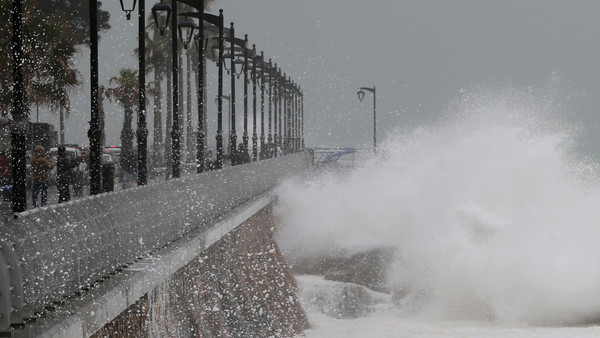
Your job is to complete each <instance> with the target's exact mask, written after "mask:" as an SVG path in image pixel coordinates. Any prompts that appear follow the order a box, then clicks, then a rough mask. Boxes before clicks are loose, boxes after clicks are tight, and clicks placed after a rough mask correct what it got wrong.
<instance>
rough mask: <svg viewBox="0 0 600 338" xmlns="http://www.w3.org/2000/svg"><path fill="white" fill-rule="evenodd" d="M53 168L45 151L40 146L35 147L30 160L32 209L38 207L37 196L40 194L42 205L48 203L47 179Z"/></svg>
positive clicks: (50, 157)
mask: <svg viewBox="0 0 600 338" xmlns="http://www.w3.org/2000/svg"><path fill="white" fill-rule="evenodd" d="M52 168H54V159H53V158H52V156H50V155H46V150H45V149H44V147H42V146H36V147H35V149H34V151H33V158H32V159H31V177H32V180H33V182H32V200H33V207H34V208H35V207H37V205H38V203H37V202H38V195H39V193H40V191H41V193H42V205H41V206H44V205H46V203H47V202H48V177H49V176H50V170H52Z"/></svg>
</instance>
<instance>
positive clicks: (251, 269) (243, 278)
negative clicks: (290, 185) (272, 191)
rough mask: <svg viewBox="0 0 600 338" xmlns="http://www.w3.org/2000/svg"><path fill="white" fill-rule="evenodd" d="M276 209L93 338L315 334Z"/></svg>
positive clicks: (263, 212)
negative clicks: (279, 235) (277, 236)
mask: <svg viewBox="0 0 600 338" xmlns="http://www.w3.org/2000/svg"><path fill="white" fill-rule="evenodd" d="M272 209H273V207H272V204H269V205H268V206H267V207H265V208H263V209H262V210H260V211H259V212H258V213H257V214H255V215H254V216H253V217H251V218H250V219H248V220H247V221H246V222H244V223H243V224H242V225H241V226H239V227H237V228H236V229H235V230H233V231H231V232H230V233H229V234H227V235H225V236H224V237H223V238H222V239H221V240H219V241H218V242H216V243H214V244H213V245H212V246H210V247H209V248H208V249H207V250H206V251H204V252H203V253H202V254H201V255H200V256H199V257H196V258H195V259H193V260H192V261H190V262H189V263H188V264H187V265H185V266H184V267H183V268H181V269H179V270H178V271H177V272H176V273H175V274H174V275H173V276H171V278H169V279H168V280H167V281H165V282H163V283H161V284H160V285H159V286H158V287H157V288H155V289H154V290H153V291H152V292H150V293H147V294H146V295H144V297H142V298H141V299H140V300H138V301H137V302H136V303H135V304H133V305H132V306H130V307H129V308H128V309H127V310H125V311H123V312H122V313H121V314H120V315H119V316H118V317H117V318H115V319H114V320H112V321H111V322H110V323H108V324H107V325H105V326H104V327H103V328H102V329H100V330H99V331H97V332H96V333H95V334H94V336H93V337H112V336H119V337H168V336H170V337H185V336H199V337H223V336H231V337H266V336H294V335H296V334H300V333H301V332H302V331H303V330H304V329H306V328H308V320H307V317H306V315H305V313H304V310H303V309H302V306H301V305H300V302H299V301H298V298H297V297H296V291H297V284H296V281H295V279H294V276H293V274H292V271H291V269H290V268H289V266H288V264H287V263H286V261H285V259H284V258H283V256H282V255H281V252H280V250H279V247H278V246H277V243H276V242H275V240H274V234H273V232H274V225H273V218H272V216H273V210H272Z"/></svg>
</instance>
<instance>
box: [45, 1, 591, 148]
mask: <svg viewBox="0 0 600 338" xmlns="http://www.w3.org/2000/svg"><path fill="white" fill-rule="evenodd" d="M147 2H149V4H148V5H147V7H148V13H150V10H149V9H150V8H151V6H152V5H153V3H151V1H149V0H147ZM104 6H105V7H106V8H107V9H109V10H110V11H111V25H113V29H112V30H111V31H109V32H108V34H104V35H103V36H102V44H101V46H100V49H101V50H100V52H101V55H100V69H101V75H100V79H108V78H109V77H110V76H113V75H115V74H117V71H118V69H119V68H120V67H122V66H123V65H129V66H130V67H137V61H136V60H135V59H134V57H133V56H132V54H131V50H132V49H133V48H135V46H136V44H137V40H136V27H137V21H136V18H132V20H131V21H130V22H126V21H125V20H124V15H123V14H121V11H120V7H119V4H118V1H111V0H105V4H104ZM219 8H222V9H223V10H224V15H225V21H226V23H227V25H228V24H229V22H231V21H234V22H235V27H236V33H237V35H242V34H244V33H246V34H248V35H249V40H250V43H251V44H253V43H254V44H256V46H257V50H258V51H261V50H263V51H264V52H265V56H266V57H267V58H272V59H273V61H274V62H277V63H279V64H281V65H282V68H283V71H285V72H286V73H288V74H289V75H290V76H291V77H292V78H293V79H294V80H295V81H296V82H298V83H299V84H300V85H301V86H302V87H303V89H304V92H305V115H306V121H305V124H306V126H305V128H306V143H307V145H345V146H364V147H370V146H371V142H372V118H373V116H372V101H371V98H370V97H369V96H368V95H370V94H367V98H366V99H365V101H364V102H362V103H360V102H359V101H358V100H357V98H356V91H357V87H360V86H373V85H376V86H377V91H378V97H377V111H378V139H382V138H383V137H384V136H385V134H386V133H388V132H389V131H391V130H392V129H394V128H402V127H411V126H415V125H418V124H420V123H423V122H427V121H431V120H432V119H433V118H435V117H436V116H438V115H439V114H440V112H442V111H443V110H444V107H445V106H446V105H448V104H449V103H450V102H451V101H452V100H455V99H456V98H458V97H459V96H460V91H461V89H467V90H468V89H470V88H474V87H478V86H487V85H490V84H492V85H495V84H502V85H511V86H517V87H520V86H523V87H529V86H543V85H544V84H545V83H546V82H547V81H548V79H550V78H551V77H552V76H553V74H555V73H558V74H560V78H561V79H562V80H561V83H560V86H561V87H563V88H564V89H562V91H563V93H562V94H563V95H565V96H568V95H571V94H573V93H577V94H578V95H580V97H578V99H577V102H576V103H575V104H573V105H572V107H569V109H570V110H571V111H570V114H571V115H573V116H574V118H575V119H578V120H582V121H585V122H586V125H587V126H588V127H589V128H590V129H589V131H590V132H588V134H587V137H586V138H585V139H586V141H587V142H589V143H599V144H600V142H596V141H595V137H594V136H593V135H595V134H596V132H597V130H598V122H600V118H599V117H598V114H597V113H596V110H597V109H596V107H598V105H599V104H600V95H598V94H597V93H598V92H599V91H600V45H599V44H598V43H597V40H598V39H597V35H596V34H599V33H600V20H598V19H597V18H598V16H599V14H600V2H598V1H581V0H579V1H547V0H544V1H522V0H518V1H512V0H510V1H482V0H461V1H423V0H419V1H399V0H372V1H368V2H366V1H361V2H359V1H354V0H303V1H292V0H251V1H248V0H229V1H224V0H217V1H215V3H214V5H213V6H212V8H211V10H210V11H211V12H213V13H217V12H218V9H219ZM88 55H89V51H88V50H86V49H84V50H83V51H82V55H81V58H80V59H79V61H78V65H80V68H81V69H82V73H84V76H86V77H87V73H88V72H89V71H88V68H89V60H88ZM208 71H209V73H210V74H211V75H209V76H212V79H209V80H210V81H212V82H211V84H212V87H209V88H208V92H209V98H211V97H213V96H214V95H215V94H216V78H215V77H214V76H215V75H216V70H215V68H214V66H211V67H209V70H208ZM101 82H103V81H102V80H101ZM211 84H209V86H211ZM228 88H229V87H228V83H226V86H225V92H226V93H228ZM237 88H239V89H238V93H241V91H242V90H241V88H242V83H241V81H239V82H238V84H237ZM240 95H241V94H240ZM576 96H577V95H576ZM88 97H89V83H87V82H86V84H85V87H83V88H82V90H80V91H78V92H77V93H76V94H74V96H73V98H72V101H73V117H72V118H71V119H70V121H68V125H67V128H69V129H67V130H68V132H67V141H68V142H70V140H73V141H74V142H83V143H87V137H86V136H85V131H86V129H87V121H88V120H89V99H88ZM212 101H213V100H212V99H209V102H212ZM238 102H239V103H238V112H241V110H242V108H241V107H242V105H241V102H242V98H241V96H239V98H238ZM163 105H164V104H163ZM106 107H107V110H108V113H109V117H108V118H109V119H110V121H107V135H108V140H109V142H110V143H114V142H118V133H119V131H120V126H121V123H122V115H121V113H120V109H119V108H118V107H117V106H115V105H110V104H109V103H108V102H107V106H106ZM208 108H209V111H210V112H209V114H211V117H210V118H211V119H213V118H214V116H213V115H215V114H216V108H215V107H214V106H212V105H209V107H208ZM151 109H152V107H151V104H149V105H148V110H149V111H151ZM194 114H195V113H194ZM34 116H35V115H34ZM40 119H41V120H44V118H40ZM47 120H49V118H48V119H47ZM151 120H152V119H151V118H149V121H150V122H151ZM195 123H196V122H195V120H194V124H195ZM210 123H211V122H209V128H212V129H213V132H214V128H215V126H214V125H213V124H210ZM81 126H83V128H82V127H81ZM149 127H151V126H149ZM238 128H240V127H238ZM209 137H212V138H214V134H212V132H211V131H209ZM238 137H241V135H238Z"/></svg>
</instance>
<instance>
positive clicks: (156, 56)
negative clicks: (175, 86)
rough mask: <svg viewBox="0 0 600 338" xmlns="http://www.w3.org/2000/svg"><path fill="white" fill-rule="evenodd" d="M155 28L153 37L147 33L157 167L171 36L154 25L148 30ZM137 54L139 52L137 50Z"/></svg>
mask: <svg viewBox="0 0 600 338" xmlns="http://www.w3.org/2000/svg"><path fill="white" fill-rule="evenodd" d="M149 21H150V22H152V21H151V20H149ZM150 27H152V28H153V35H152V37H150V34H148V33H146V60H148V62H147V63H146V65H147V66H148V70H151V71H152V72H153V73H154V81H152V82H151V83H150V86H149V87H148V90H147V93H148V95H151V96H152V97H153V98H154V129H153V136H154V138H153V139H154V141H153V144H154V146H153V148H154V154H153V162H154V165H155V166H158V165H160V164H162V158H161V155H160V149H161V148H162V143H163V133H162V101H161V98H162V90H161V84H162V79H163V78H164V77H165V75H166V74H167V73H168V70H169V58H170V53H169V51H170V49H169V41H170V39H169V36H167V35H164V36H162V35H160V32H159V29H158V28H157V27H156V25H154V23H149V24H148V28H150ZM136 53H137V50H136Z"/></svg>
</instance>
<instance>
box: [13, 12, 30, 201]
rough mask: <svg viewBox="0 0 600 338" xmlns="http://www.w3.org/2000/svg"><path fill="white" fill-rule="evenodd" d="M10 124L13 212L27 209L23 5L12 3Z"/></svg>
mask: <svg viewBox="0 0 600 338" xmlns="http://www.w3.org/2000/svg"><path fill="white" fill-rule="evenodd" d="M12 3H13V12H12V26H13V36H12V38H13V52H12V61H13V99H12V100H13V102H12V103H13V111H12V117H13V123H12V127H11V139H12V184H13V199H12V210H13V212H22V211H25V210H26V209H27V174H26V170H27V169H26V158H27V151H26V147H27V145H26V143H27V114H26V113H25V102H24V101H25V85H24V83H23V1H22V0H13V2H12Z"/></svg>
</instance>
